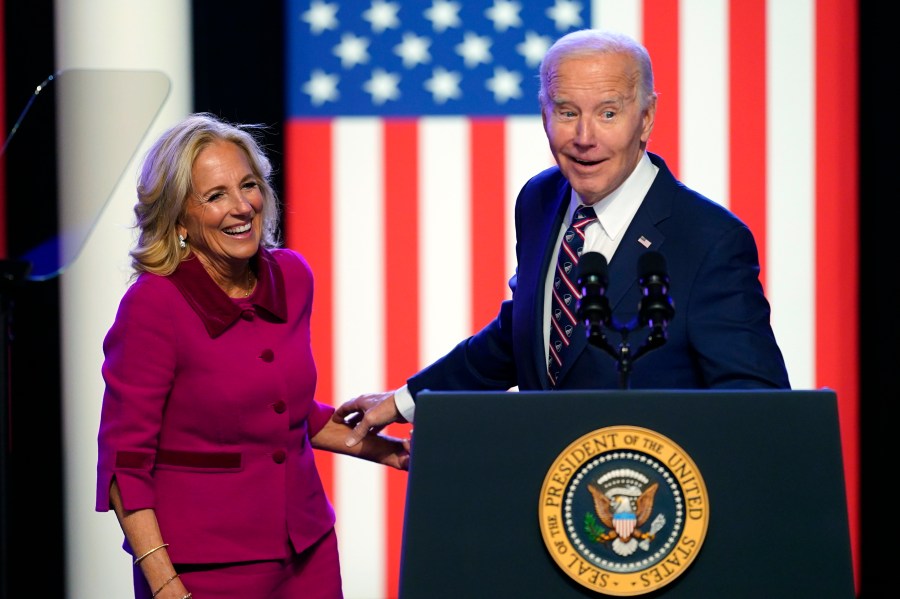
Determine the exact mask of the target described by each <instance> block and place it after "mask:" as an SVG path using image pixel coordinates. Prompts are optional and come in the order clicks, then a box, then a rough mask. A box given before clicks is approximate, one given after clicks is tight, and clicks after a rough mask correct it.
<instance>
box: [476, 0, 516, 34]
mask: <svg viewBox="0 0 900 599" xmlns="http://www.w3.org/2000/svg"><path fill="white" fill-rule="evenodd" d="M520 10H522V6H521V5H520V4H519V3H518V2H510V1H509V0H494V5H493V6H492V7H490V8H489V9H487V10H485V11H484V16H486V17H487V18H488V19H489V20H491V21H493V22H494V29H496V30H497V31H506V30H507V29H509V28H510V27H521V26H522V19H520V18H519V11H520Z"/></svg>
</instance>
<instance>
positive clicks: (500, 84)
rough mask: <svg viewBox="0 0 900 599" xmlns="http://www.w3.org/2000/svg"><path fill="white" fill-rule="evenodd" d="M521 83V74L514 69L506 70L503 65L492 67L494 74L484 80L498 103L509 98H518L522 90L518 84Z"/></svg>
mask: <svg viewBox="0 0 900 599" xmlns="http://www.w3.org/2000/svg"><path fill="white" fill-rule="evenodd" d="M520 83H522V76H521V75H520V74H519V73H517V72H515V71H507V70H506V69H505V68H503V67H497V68H495V69H494V76H493V77H491V78H490V79H488V80H487V81H486V82H485V86H486V87H487V88H488V89H489V90H491V91H492V92H494V100H496V101H497V103H498V104H503V103H504V102H506V101H507V100H509V99H510V98H520V97H521V96H522V90H521V89H520V88H519V84H520Z"/></svg>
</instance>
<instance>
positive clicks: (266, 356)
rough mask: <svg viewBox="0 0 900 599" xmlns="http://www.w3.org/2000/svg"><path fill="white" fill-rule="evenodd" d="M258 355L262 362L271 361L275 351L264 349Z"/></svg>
mask: <svg viewBox="0 0 900 599" xmlns="http://www.w3.org/2000/svg"><path fill="white" fill-rule="evenodd" d="M259 357H260V358H261V359H262V361H263V362H271V361H272V360H274V359H275V352H273V351H272V350H271V349H264V350H263V352H262V353H261V354H259Z"/></svg>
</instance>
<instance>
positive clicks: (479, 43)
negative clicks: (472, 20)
mask: <svg viewBox="0 0 900 599" xmlns="http://www.w3.org/2000/svg"><path fill="white" fill-rule="evenodd" d="M456 53H457V54H459V55H460V56H462V57H463V61H464V62H465V63H466V66H467V67H469V68H474V67H476V66H478V64H479V63H482V62H483V63H484V64H487V63H489V62H490V61H491V39H490V38H488V37H479V36H477V35H475V34H474V33H472V32H471V31H469V32H466V34H465V35H464V36H463V41H462V43H460V44H456Z"/></svg>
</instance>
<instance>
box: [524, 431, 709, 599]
mask: <svg viewBox="0 0 900 599" xmlns="http://www.w3.org/2000/svg"><path fill="white" fill-rule="evenodd" d="M538 515H539V520H540V527H541V534H542V535H543V538H544V544H545V545H546V547H547V551H549V552H550V555H551V556H552V557H553V559H554V561H555V562H556V564H557V565H558V566H559V567H560V568H561V569H562V570H563V571H564V572H565V573H566V574H568V575H569V576H570V577H572V578H573V579H575V580H576V581H577V582H578V583H580V584H581V585H583V586H585V587H587V588H589V589H591V590H593V591H596V592H597V593H603V594H606V595H617V596H631V595H642V594H644V593H649V592H651V591H655V590H657V589H659V588H661V587H663V586H665V585H667V584H669V583H670V582H672V581H673V580H675V579H676V578H677V577H678V576H680V575H681V574H682V573H684V571H685V570H686V569H687V567H688V566H689V565H690V564H691V562H693V560H694V558H695V557H697V553H698V552H699V551H700V547H701V546H702V545H703V540H704V538H705V537H706V529H707V526H708V524H709V497H708V496H707V493H706V485H705V484H704V482H703V477H702V476H701V475H700V471H699V470H698V469H697V466H696V465H695V464H694V462H693V460H691V458H690V457H689V456H688V455H687V454H686V453H685V452H684V450H682V449H681V448H680V447H679V446H678V445H676V444H675V443H674V442H672V440H671V439H668V438H666V437H664V436H663V435H660V434H659V433H657V432H654V431H652V430H648V429H645V428H640V427H635V426H613V427H607V428H602V429H599V430H596V431H593V432H591V433H588V434H586V435H584V436H583V437H581V438H580V439H578V440H576V441H574V442H573V443H572V444H571V445H569V446H568V447H566V449H565V450H564V451H563V452H562V453H561V454H559V456H558V457H557V458H556V460H555V461H554V462H553V465H552V466H551V467H550V470H549V471H548V472H547V476H546V477H545V478H544V484H543V486H542V487H541V496H540V505H539V507H538Z"/></svg>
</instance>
